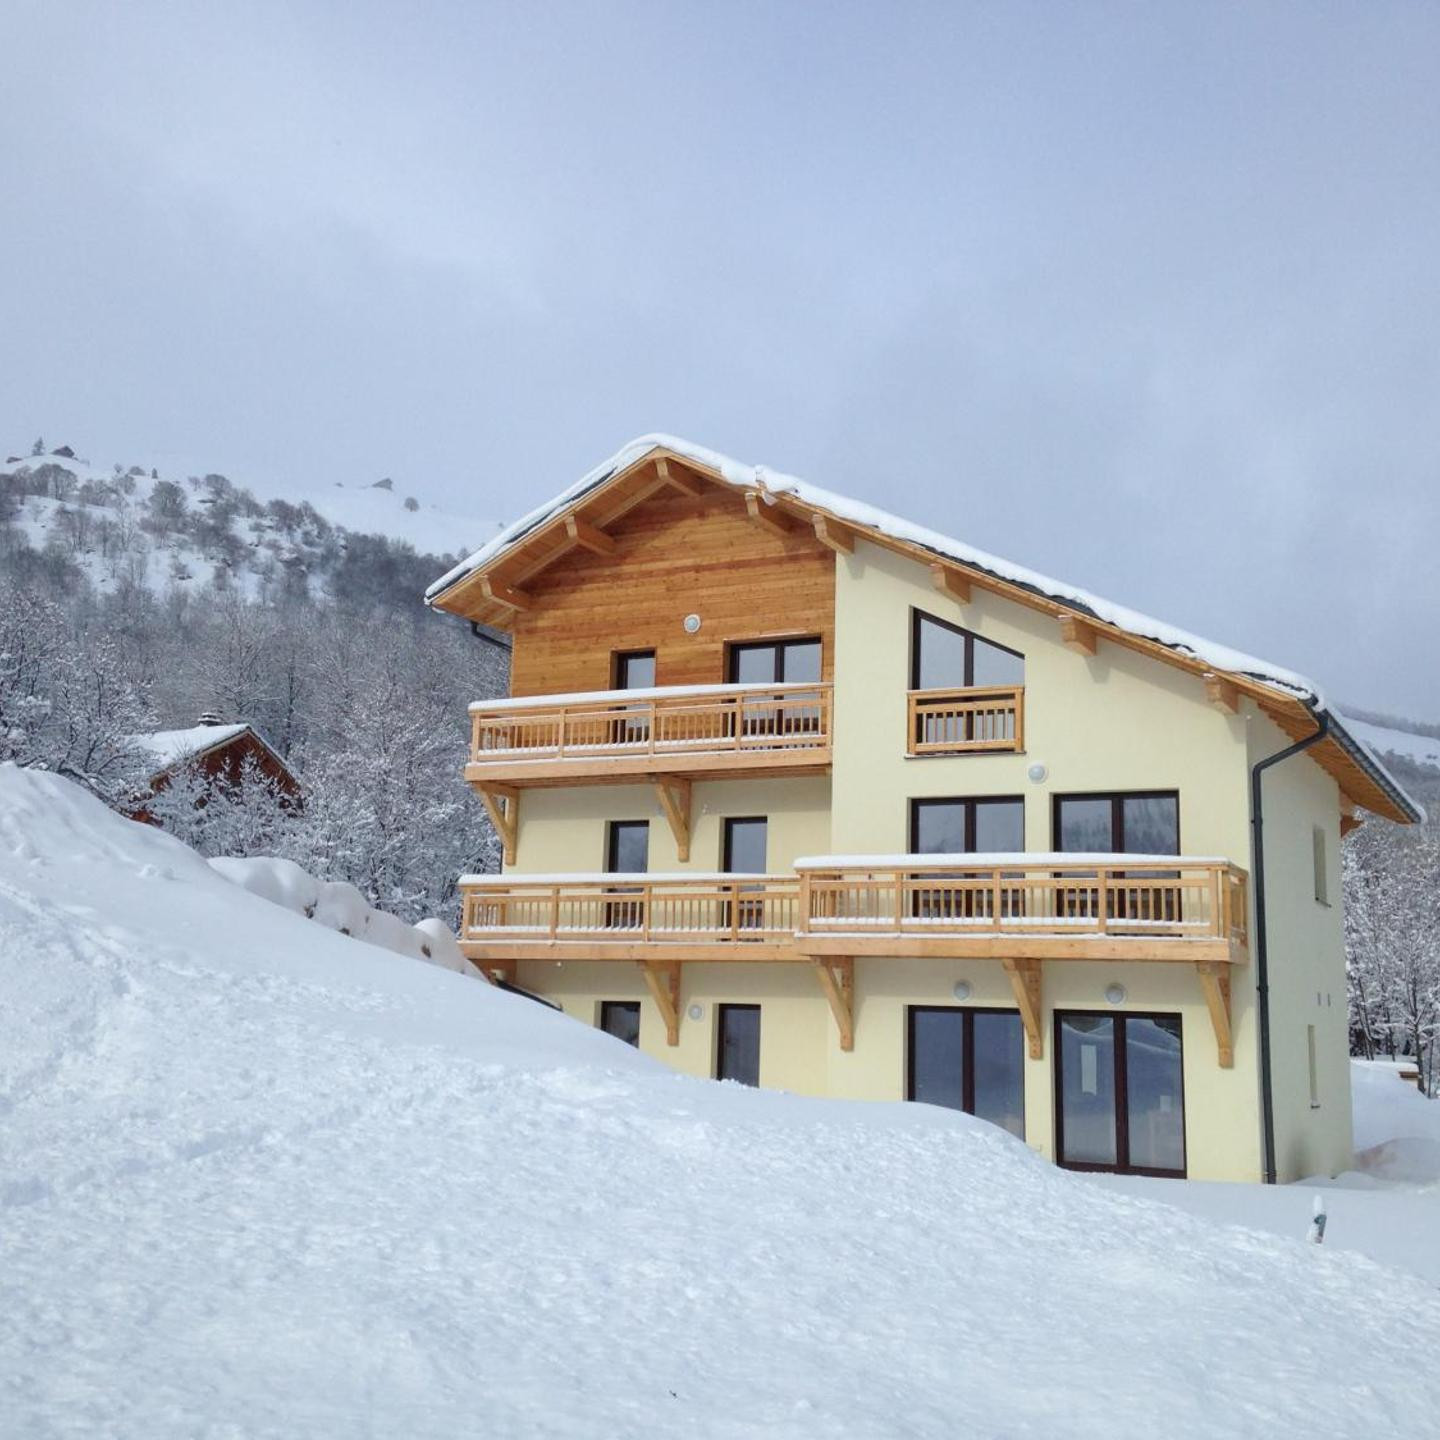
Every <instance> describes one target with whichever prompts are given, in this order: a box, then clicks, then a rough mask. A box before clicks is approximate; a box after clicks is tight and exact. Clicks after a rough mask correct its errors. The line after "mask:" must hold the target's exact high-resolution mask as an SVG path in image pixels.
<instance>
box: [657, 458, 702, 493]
mask: <svg viewBox="0 0 1440 1440" xmlns="http://www.w3.org/2000/svg"><path fill="white" fill-rule="evenodd" d="M655 478H656V479H657V480H658V481H659V482H660V483H661V484H662V485H668V486H670V488H671V489H672V490H678V491H679V492H680V493H681V494H682V495H689V496H691V497H692V498H694V497H695V496H697V495H699V494H700V492H701V490H702V489H703V488H704V487H703V486H702V485H701V483H700V481H699V480H698V479H696V478H695V476H693V475H687V474H686V473H685V472H684V471H682V470H681V469H679V467H678V466H677V467H676V468H675V469H671V467H670V462H669V460H667V459H666V458H665V456H663V455H659V456H657V457H656V459H655Z"/></svg>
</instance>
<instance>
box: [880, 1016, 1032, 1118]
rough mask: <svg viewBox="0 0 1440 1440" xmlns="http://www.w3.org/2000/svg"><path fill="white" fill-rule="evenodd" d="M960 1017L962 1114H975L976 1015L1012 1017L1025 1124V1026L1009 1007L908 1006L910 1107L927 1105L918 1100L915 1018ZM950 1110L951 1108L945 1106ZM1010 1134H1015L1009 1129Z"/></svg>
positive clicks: (906, 1038) (906, 1045) (906, 1052)
mask: <svg viewBox="0 0 1440 1440" xmlns="http://www.w3.org/2000/svg"><path fill="white" fill-rule="evenodd" d="M921 1013H925V1014H932V1013H941V1014H958V1015H959V1016H960V1017H961V1022H960V1023H961V1034H962V1040H961V1045H962V1052H961V1053H962V1055H963V1059H962V1062H961V1065H962V1073H961V1076H960V1111H961V1113H962V1114H965V1115H973V1114H974V1113H975V1016H976V1015H1013V1016H1014V1017H1015V1019H1016V1020H1017V1021H1021V1024H1020V1051H1021V1064H1020V1118H1021V1122H1022V1123H1024V1122H1025V1120H1026V1114H1025V1070H1026V1065H1025V1058H1026V1056H1025V1050H1026V1045H1025V1026H1024V1023H1023V1020H1022V1017H1021V1015H1020V1012H1019V1011H1018V1010H1016V1009H1014V1008H1013V1007H1011V1006H1008V1005H928V1004H921V1005H907V1006H906V1007H905V1101H906V1103H907V1104H911V1105H915V1104H923V1103H927V1102H923V1101H917V1100H916V1099H915V1016H916V1015H917V1014H921ZM941 1108H942V1109H948V1108H950V1107H948V1106H942V1107H941ZM1025 1129H1026V1133H1027V1134H1028V1133H1029V1126H1028V1125H1026V1126H1025ZM1005 1133H1006V1134H1007V1135H1008V1134H1012V1133H1013V1132H1012V1131H1009V1130H1007V1131H1006V1132H1005ZM1016 1138H1017V1139H1020V1140H1024V1139H1025V1136H1024V1135H1021V1136H1017V1137H1016Z"/></svg>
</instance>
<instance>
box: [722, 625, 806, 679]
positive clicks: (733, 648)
mask: <svg viewBox="0 0 1440 1440" xmlns="http://www.w3.org/2000/svg"><path fill="white" fill-rule="evenodd" d="M792 645H814V646H817V647H818V648H819V651H820V675H821V679H819V680H815V681H802V682H799V683H802V684H815V685H820V684H823V683H824V675H825V637H824V636H823V635H811V634H795V635H779V636H775V637H774V638H772V639H755V640H727V641H726V642H725V683H726V684H727V685H741V684H744V683H746V682H744V681H742V680H739V679H737V678H736V674H737V670H738V665H737V657H738V656H739V654H740V653H741V652H742V651H744V650H774V651H775V669H776V670H777V672H778V674H777V675H776V677H775V678H774V679H773V680H761V681H757V682H756V683H757V684H761V685H788V684H790V683H791V682H790V681H788V680H787V679H786V678H785V652H786V650H787V649H789V647H791V646H792Z"/></svg>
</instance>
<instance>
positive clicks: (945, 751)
mask: <svg viewBox="0 0 1440 1440" xmlns="http://www.w3.org/2000/svg"><path fill="white" fill-rule="evenodd" d="M906 734H907V737H908V738H907V743H906V750H907V753H908V754H910V755H974V754H987V753H996V752H1000V753H1005V752H1011V753H1014V752H1017V751H1020V750H1023V749H1024V748H1025V687H1024V686H1023V685H986V686H978V687H977V686H972V687H970V688H968V689H963V690H911V691H910V692H909V721H908V726H907V730H906Z"/></svg>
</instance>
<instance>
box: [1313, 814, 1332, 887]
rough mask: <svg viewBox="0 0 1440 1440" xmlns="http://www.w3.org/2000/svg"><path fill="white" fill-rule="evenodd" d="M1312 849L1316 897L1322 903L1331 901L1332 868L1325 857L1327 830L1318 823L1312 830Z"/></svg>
mask: <svg viewBox="0 0 1440 1440" xmlns="http://www.w3.org/2000/svg"><path fill="white" fill-rule="evenodd" d="M1310 849H1311V854H1312V856H1313V863H1314V866H1315V899H1316V900H1317V901H1318V902H1319V903H1320V904H1321V905H1328V904H1329V903H1330V869H1329V865H1328V864H1327V862H1326V858H1325V832H1324V830H1322V829H1321V828H1320V826H1318V825H1316V826H1315V827H1314V828H1313V829H1312V830H1311V831H1310Z"/></svg>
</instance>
